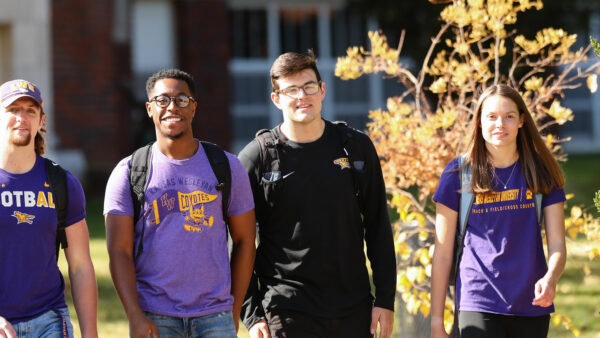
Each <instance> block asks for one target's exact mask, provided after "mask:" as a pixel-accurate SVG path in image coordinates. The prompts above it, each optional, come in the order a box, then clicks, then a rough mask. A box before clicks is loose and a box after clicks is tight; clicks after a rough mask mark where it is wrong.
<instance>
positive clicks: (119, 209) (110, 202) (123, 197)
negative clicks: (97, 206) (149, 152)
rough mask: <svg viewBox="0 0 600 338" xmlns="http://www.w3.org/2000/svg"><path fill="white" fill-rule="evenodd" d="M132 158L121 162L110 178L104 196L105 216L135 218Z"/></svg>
mask: <svg viewBox="0 0 600 338" xmlns="http://www.w3.org/2000/svg"><path fill="white" fill-rule="evenodd" d="M130 157H131V156H130ZM130 157H127V158H125V159H123V160H121V162H119V164H117V166H116V167H115V169H113V171H112V173H111V174H110V177H109V178H108V183H106V192H105V194H104V212H103V214H104V215H107V214H111V215H125V216H133V200H132V198H131V189H130V187H129V159H130Z"/></svg>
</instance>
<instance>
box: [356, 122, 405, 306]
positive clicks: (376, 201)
mask: <svg viewBox="0 0 600 338" xmlns="http://www.w3.org/2000/svg"><path fill="white" fill-rule="evenodd" d="M359 137H361V138H363V139H362V140H360V141H361V143H362V144H363V146H362V148H363V149H364V153H365V162H366V169H365V170H366V171H365V173H364V174H365V175H367V176H366V177H365V179H366V180H365V181H366V184H365V186H364V187H363V190H364V196H368V198H364V199H361V202H362V203H363V208H362V209H363V221H364V224H365V242H366V245H367V256H368V257H369V261H370V262H371V268H372V270H373V283H374V284H375V304H374V305H375V306H377V307H381V308H385V309H389V310H392V311H394V300H395V298H396V253H395V251H394V236H393V233H392V226H391V224H390V219H389V215H388V209H387V196H386V189H385V183H384V181H383V174H382V173H381V164H380V163H379V156H378V155H377V151H376V150H375V146H374V145H373V143H372V142H371V139H369V137H368V136H367V135H365V134H362V133H361V134H360V136H359ZM361 194H363V192H361Z"/></svg>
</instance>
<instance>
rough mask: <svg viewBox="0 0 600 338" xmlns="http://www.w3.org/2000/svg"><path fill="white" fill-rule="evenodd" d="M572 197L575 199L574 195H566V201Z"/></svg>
mask: <svg viewBox="0 0 600 338" xmlns="http://www.w3.org/2000/svg"><path fill="white" fill-rule="evenodd" d="M573 197H575V194H567V196H566V198H567V201H568V200H570V199H571V198H573Z"/></svg>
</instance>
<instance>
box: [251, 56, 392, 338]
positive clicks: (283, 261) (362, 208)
mask: <svg viewBox="0 0 600 338" xmlns="http://www.w3.org/2000/svg"><path fill="white" fill-rule="evenodd" d="M271 82H272V86H273V92H272V93H271V100H272V101H273V103H274V104H275V105H276V106H277V108H279V109H280V110H281V111H282V112H283V123H282V124H281V125H279V126H277V127H276V128H274V129H273V130H271V131H261V132H259V134H257V138H256V139H255V140H254V141H252V142H251V143H249V144H248V145H247V146H246V147H245V148H244V149H243V150H242V151H241V153H240V154H239V158H240V160H241V162H242V164H243V165H244V167H245V168H246V170H247V171H248V175H249V176H250V184H251V186H252V190H253V193H254V200H255V208H256V219H257V225H258V235H259V245H258V249H257V255H256V262H255V269H254V276H253V280H252V282H251V285H250V287H249V290H248V294H247V295H246V300H245V303H244V307H243V309H242V318H243V320H244V324H245V325H246V326H247V327H248V328H249V331H250V336H251V337H253V338H254V337H263V338H265V337H270V336H273V337H284V336H285V337H371V336H372V335H373V334H374V333H375V331H376V329H377V326H378V325H379V327H380V333H381V335H380V336H381V337H389V336H390V335H391V333H392V327H393V310H394V298H395V287H396V261H395V254H394V245H393V235H392V231H391V226H390V222H389V218H388V214H387V204H386V195H385V185H384V182H383V177H382V174H381V167H380V164H379V159H378V156H377V153H376V151H375V148H374V146H373V144H372V142H371V140H370V139H369V137H368V136H367V135H365V134H363V133H361V132H358V131H356V130H354V129H351V128H349V127H347V126H345V125H341V124H335V123H332V122H329V121H326V120H324V119H322V117H321V108H322V101H323V99H324V98H325V83H323V82H322V81H321V77H320V74H319V71H318V69H317V67H316V60H315V59H314V57H313V56H306V55H302V54H298V53H285V54H283V55H281V56H279V57H278V58H277V60H275V62H274V64H273V66H272V68H271ZM365 242H366V245H367V256H368V257H369V261H370V262H371V267H372V270H373V281H374V284H375V299H373V296H372V295H371V287H370V283H369V274H368V271H367V267H366V258H365V254H364V244H365Z"/></svg>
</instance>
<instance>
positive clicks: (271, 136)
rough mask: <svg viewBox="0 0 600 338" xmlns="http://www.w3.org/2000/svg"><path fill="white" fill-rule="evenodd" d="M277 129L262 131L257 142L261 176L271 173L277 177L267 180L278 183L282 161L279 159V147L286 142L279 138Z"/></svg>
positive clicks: (258, 133) (257, 134) (257, 137)
mask: <svg viewBox="0 0 600 338" xmlns="http://www.w3.org/2000/svg"><path fill="white" fill-rule="evenodd" d="M276 128H278V127H275V128H273V129H261V130H259V131H258V132H257V133H256V141H257V142H258V145H259V146H260V159H261V166H260V169H261V176H262V175H264V174H265V173H271V175H275V176H276V177H267V179H269V180H272V181H276V180H278V179H279V177H280V176H281V161H280V158H279V146H280V145H282V144H283V143H284V142H283V141H282V140H281V139H279V137H277V133H276Z"/></svg>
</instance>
